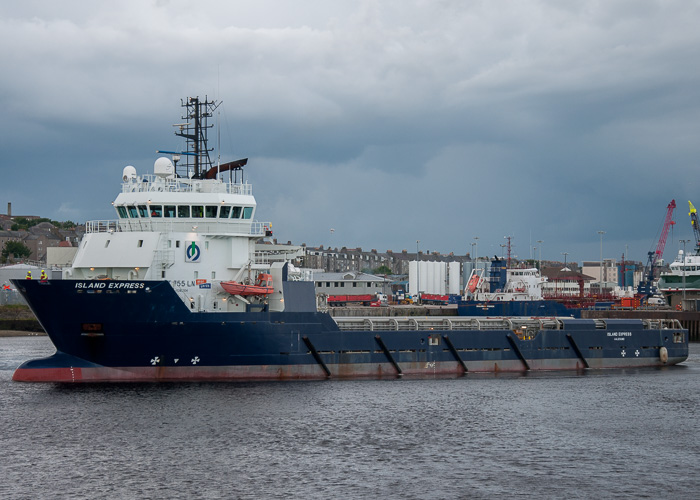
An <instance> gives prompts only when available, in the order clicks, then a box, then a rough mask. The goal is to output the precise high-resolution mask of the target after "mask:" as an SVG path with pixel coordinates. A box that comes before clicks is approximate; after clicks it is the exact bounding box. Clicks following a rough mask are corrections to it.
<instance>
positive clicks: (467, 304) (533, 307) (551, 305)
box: [457, 300, 581, 318]
mask: <svg viewBox="0 0 700 500" xmlns="http://www.w3.org/2000/svg"><path fill="white" fill-rule="evenodd" d="M457 314H459V315H460V316H539V317H542V316H569V317H573V318H580V317H581V310H580V309H572V308H568V307H566V306H565V305H564V304H562V303H560V302H557V301H555V300H508V301H500V302H499V301H491V302H483V301H478V300H462V301H459V302H457Z"/></svg>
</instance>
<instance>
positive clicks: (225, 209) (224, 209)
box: [219, 205, 231, 219]
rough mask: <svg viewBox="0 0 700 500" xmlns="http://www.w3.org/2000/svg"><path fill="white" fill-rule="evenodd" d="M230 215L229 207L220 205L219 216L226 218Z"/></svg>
mask: <svg viewBox="0 0 700 500" xmlns="http://www.w3.org/2000/svg"><path fill="white" fill-rule="evenodd" d="M229 215H231V207H230V206H228V205H222V206H221V210H219V218H220V219H227V218H228V216H229Z"/></svg>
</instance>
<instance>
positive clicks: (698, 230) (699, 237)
mask: <svg viewBox="0 0 700 500" xmlns="http://www.w3.org/2000/svg"><path fill="white" fill-rule="evenodd" d="M688 206H689V207H690V213H689V214H688V215H690V224H691V225H692V226H693V234H694V235H695V255H700V221H698V211H697V210H695V207H694V206H693V204H692V203H690V201H688Z"/></svg>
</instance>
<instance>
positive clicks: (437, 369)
mask: <svg viewBox="0 0 700 500" xmlns="http://www.w3.org/2000/svg"><path fill="white" fill-rule="evenodd" d="M591 361H592V360H591ZM595 361H596V362H595V363H591V368H592V369H621V368H642V367H655V366H656V367H658V366H668V365H673V364H676V363H679V362H682V361H684V360H683V359H677V360H674V359H671V358H669V360H668V361H667V362H666V363H662V362H661V361H660V360H658V358H657V359H649V358H646V359H629V358H628V359H600V360H595ZM529 365H530V370H527V369H526V368H525V366H524V365H523V363H521V362H520V361H499V362H493V361H478V362H470V363H467V370H468V373H523V372H526V371H558V370H568V371H572V370H585V369H586V368H584V366H583V365H582V364H581V363H580V362H578V361H573V360H541V361H535V360H532V361H529ZM327 366H328V369H329V371H330V372H331V374H330V376H327V375H326V373H325V371H323V369H322V368H321V367H320V366H319V365H285V366H278V365H265V366H196V367H194V366H193V367H165V366H160V367H150V366H149V367H106V366H99V367H89V368H76V367H55V368H18V369H17V370H15V372H14V375H13V376H12V380H14V381H17V382H177V381H206V380H210V381H252V380H314V379H315V380H319V379H327V378H338V379H353V378H370V379H372V378H374V379H381V378H396V377H398V376H405V377H410V378H433V377H458V376H461V375H464V374H465V371H464V369H463V368H462V367H461V365H459V364H458V363H457V362H442V363H437V362H428V363H410V364H402V365H401V374H399V373H398V372H397V370H396V369H395V368H394V367H393V366H392V365H391V364H389V363H380V364H354V365H327Z"/></svg>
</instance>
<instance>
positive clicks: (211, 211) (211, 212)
mask: <svg viewBox="0 0 700 500" xmlns="http://www.w3.org/2000/svg"><path fill="white" fill-rule="evenodd" d="M204 208H205V211H206V215H207V218H208V219H216V212H217V211H218V210H219V207H217V206H216V205H214V206H212V205H207V206H206V207H204Z"/></svg>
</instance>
